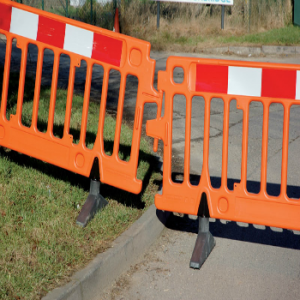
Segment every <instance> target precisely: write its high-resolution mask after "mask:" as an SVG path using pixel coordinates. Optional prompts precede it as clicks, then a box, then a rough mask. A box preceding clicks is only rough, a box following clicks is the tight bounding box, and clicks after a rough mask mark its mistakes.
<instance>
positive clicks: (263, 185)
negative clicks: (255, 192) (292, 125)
mask: <svg viewBox="0 0 300 300" xmlns="http://www.w3.org/2000/svg"><path fill="white" fill-rule="evenodd" d="M263 109H264V113H263V131H262V148H261V179H260V193H262V194H264V193H265V192H266V189H267V168H268V136H269V109H270V105H269V103H264V106H263Z"/></svg>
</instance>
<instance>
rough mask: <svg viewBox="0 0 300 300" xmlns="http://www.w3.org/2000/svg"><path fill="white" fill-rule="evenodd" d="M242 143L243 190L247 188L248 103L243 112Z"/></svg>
mask: <svg viewBox="0 0 300 300" xmlns="http://www.w3.org/2000/svg"><path fill="white" fill-rule="evenodd" d="M243 114H244V119H243V141H242V171H241V184H242V186H243V188H244V189H246V188H247V158H248V133H249V102H248V103H247V109H244V110H243Z"/></svg>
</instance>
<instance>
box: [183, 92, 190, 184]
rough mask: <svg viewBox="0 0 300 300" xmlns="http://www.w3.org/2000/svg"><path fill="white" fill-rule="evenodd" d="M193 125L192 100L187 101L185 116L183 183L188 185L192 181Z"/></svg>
mask: <svg viewBox="0 0 300 300" xmlns="http://www.w3.org/2000/svg"><path fill="white" fill-rule="evenodd" d="M191 123H192V99H191V98H190V97H189V98H188V99H186V114H185V149H184V176H183V181H184V183H185V184H188V182H189V180H190V159H191V157H190V155H191Z"/></svg>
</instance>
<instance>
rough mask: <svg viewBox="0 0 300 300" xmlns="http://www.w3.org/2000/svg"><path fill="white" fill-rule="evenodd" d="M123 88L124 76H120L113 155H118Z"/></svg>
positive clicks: (124, 86)
mask: <svg viewBox="0 0 300 300" xmlns="http://www.w3.org/2000/svg"><path fill="white" fill-rule="evenodd" d="M125 88H126V76H121V82H120V92H119V102H118V110H117V118H116V130H115V142H114V150H113V156H115V157H118V154H119V146H120V136H121V126H122V118H123V107H124V96H125Z"/></svg>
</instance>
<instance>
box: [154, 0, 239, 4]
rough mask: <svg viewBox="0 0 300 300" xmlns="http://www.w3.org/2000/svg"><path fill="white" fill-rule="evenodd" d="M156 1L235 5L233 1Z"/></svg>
mask: <svg viewBox="0 0 300 300" xmlns="http://www.w3.org/2000/svg"><path fill="white" fill-rule="evenodd" d="M155 1H166V2H184V3H197V4H219V5H233V0H155Z"/></svg>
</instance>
